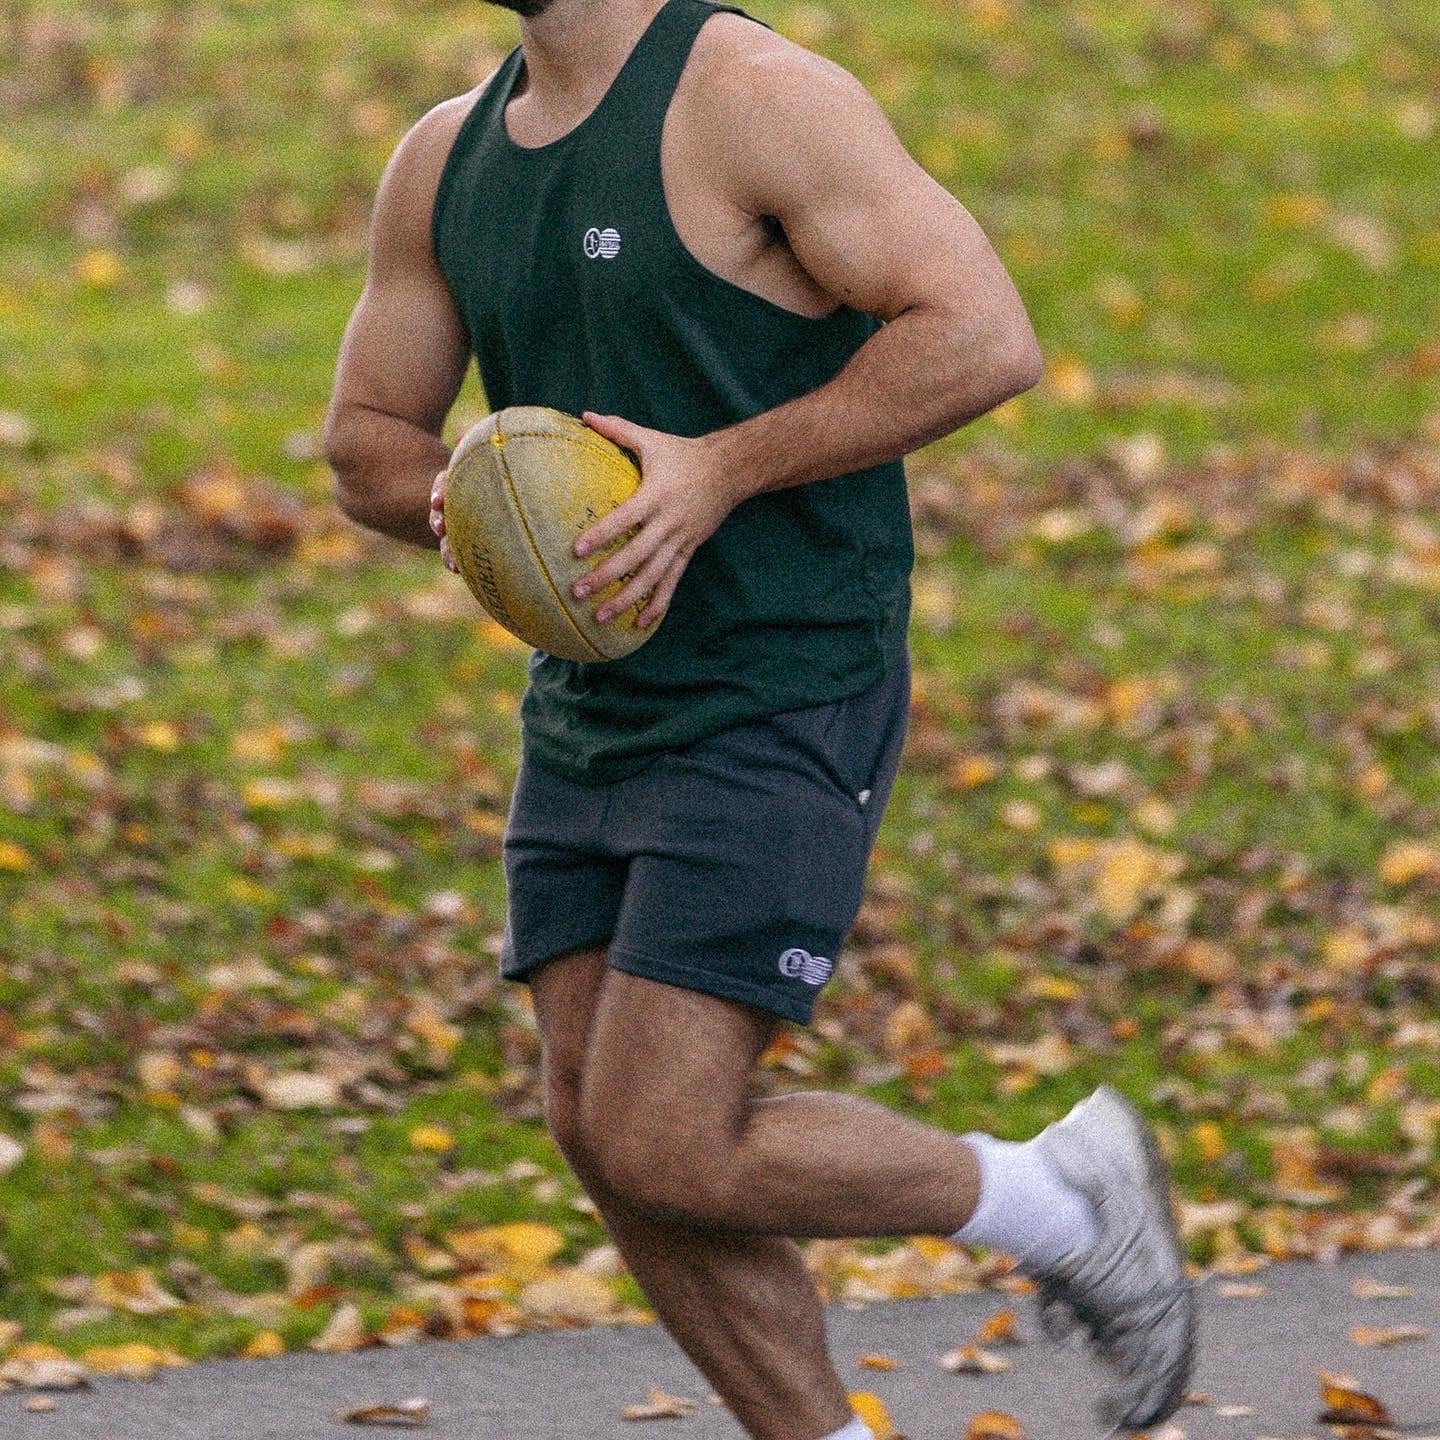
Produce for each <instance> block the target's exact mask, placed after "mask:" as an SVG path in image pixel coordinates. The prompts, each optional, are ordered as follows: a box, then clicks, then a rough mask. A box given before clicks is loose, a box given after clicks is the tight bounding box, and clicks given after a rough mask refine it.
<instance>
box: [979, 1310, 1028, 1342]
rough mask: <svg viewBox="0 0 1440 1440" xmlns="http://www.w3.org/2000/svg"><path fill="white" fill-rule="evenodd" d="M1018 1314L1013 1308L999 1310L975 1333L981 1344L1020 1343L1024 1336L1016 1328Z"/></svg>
mask: <svg viewBox="0 0 1440 1440" xmlns="http://www.w3.org/2000/svg"><path fill="white" fill-rule="evenodd" d="M1018 1318H1019V1317H1018V1316H1017V1315H1016V1314H1015V1312H1014V1311H1013V1310H997V1311H996V1312H995V1313H994V1314H993V1315H992V1316H991V1317H990V1318H989V1319H988V1320H987V1321H985V1323H984V1324H983V1325H981V1327H980V1328H979V1330H977V1331H976V1333H975V1339H976V1341H977V1342H978V1343H979V1344H981V1345H1020V1344H1023V1343H1024V1342H1023V1337H1022V1336H1021V1335H1020V1332H1019V1331H1018V1330H1017V1329H1016V1328H1015V1325H1016V1321H1017V1320H1018Z"/></svg>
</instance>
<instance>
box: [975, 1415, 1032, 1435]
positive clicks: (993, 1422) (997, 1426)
mask: <svg viewBox="0 0 1440 1440" xmlns="http://www.w3.org/2000/svg"><path fill="white" fill-rule="evenodd" d="M1024 1433H1025V1432H1024V1431H1023V1430H1022V1429H1021V1428H1020V1422H1019V1421H1018V1420H1017V1419H1016V1418H1015V1417H1014V1416H1013V1415H1007V1414H1006V1413H1005V1412H1004V1411H1003V1410H982V1411H981V1412H980V1413H979V1414H978V1415H976V1416H975V1417H974V1418H973V1419H972V1420H971V1421H970V1426H969V1428H968V1429H967V1430H966V1432H965V1437H966V1440H1022V1437H1023V1436H1024Z"/></svg>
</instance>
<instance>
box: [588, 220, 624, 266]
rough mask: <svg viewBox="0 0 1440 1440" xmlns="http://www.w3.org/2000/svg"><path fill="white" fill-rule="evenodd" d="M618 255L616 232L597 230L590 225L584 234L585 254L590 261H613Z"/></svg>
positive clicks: (618, 247)
mask: <svg viewBox="0 0 1440 1440" xmlns="http://www.w3.org/2000/svg"><path fill="white" fill-rule="evenodd" d="M619 253H620V232H619V231H618V230H597V229H595V227H594V226H593V225H592V226H591V227H590V229H588V230H587V231H586V232H585V254H586V257H587V258H588V259H591V260H613V259H614V258H615V257H616V256H617V255H618V254H619Z"/></svg>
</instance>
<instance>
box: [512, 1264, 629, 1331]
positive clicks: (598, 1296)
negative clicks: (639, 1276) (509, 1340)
mask: <svg viewBox="0 0 1440 1440" xmlns="http://www.w3.org/2000/svg"><path fill="white" fill-rule="evenodd" d="M515 1298H516V1302H517V1303H518V1304H519V1306H520V1308H521V1309H522V1310H523V1311H524V1312H525V1313H526V1314H527V1315H537V1316H544V1317H547V1318H558V1319H563V1320H572V1321H577V1322H579V1323H582V1324H586V1325H594V1324H595V1323H597V1322H598V1321H599V1320H601V1319H602V1318H603V1317H605V1316H606V1315H609V1314H611V1313H612V1312H613V1311H615V1310H616V1309H617V1308H618V1307H619V1300H618V1297H617V1296H616V1294H615V1292H614V1291H613V1290H612V1289H611V1288H610V1286H609V1285H607V1284H606V1283H605V1281H604V1280H602V1279H600V1277H599V1276H598V1275H587V1274H586V1273H585V1272H584V1271H583V1270H566V1271H564V1272H563V1273H562V1274H559V1275H549V1276H545V1277H543V1278H542V1279H539V1280H532V1281H531V1282H530V1283H529V1284H528V1285H526V1286H525V1288H524V1289H523V1290H521V1291H520V1293H519V1295H517V1296H516V1297H515Z"/></svg>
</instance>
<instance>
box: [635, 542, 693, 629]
mask: <svg viewBox="0 0 1440 1440" xmlns="http://www.w3.org/2000/svg"><path fill="white" fill-rule="evenodd" d="M689 563H690V562H689V559H688V558H687V557H684V556H680V555H677V556H676V557H675V559H674V560H672V561H671V562H670V568H669V570H667V571H666V572H665V578H664V579H663V580H662V581H661V582H660V583H659V585H657V586H656V587H655V593H654V594H653V595H652V596H651V597H650V603H649V604H648V605H647V606H646V607H645V608H644V609H643V610H642V611H641V612H640V613H639V615H637V616H636V617H635V623H636V624H637V625H638V626H639V627H640V628H641V629H642V630H646V629H648V628H649V627H650V626H651V625H653V624H654V623H655V622H656V621H657V620H658V619H659V618H660V617H661V616H662V615H663V614H664V613H665V612H666V611H667V610H668V609H669V608H670V602H671V600H673V599H674V598H675V587H676V586H677V585H678V584H679V583H680V577H681V576H682V575H683V574H684V573H685V567H686V565H688V564H689Z"/></svg>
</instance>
